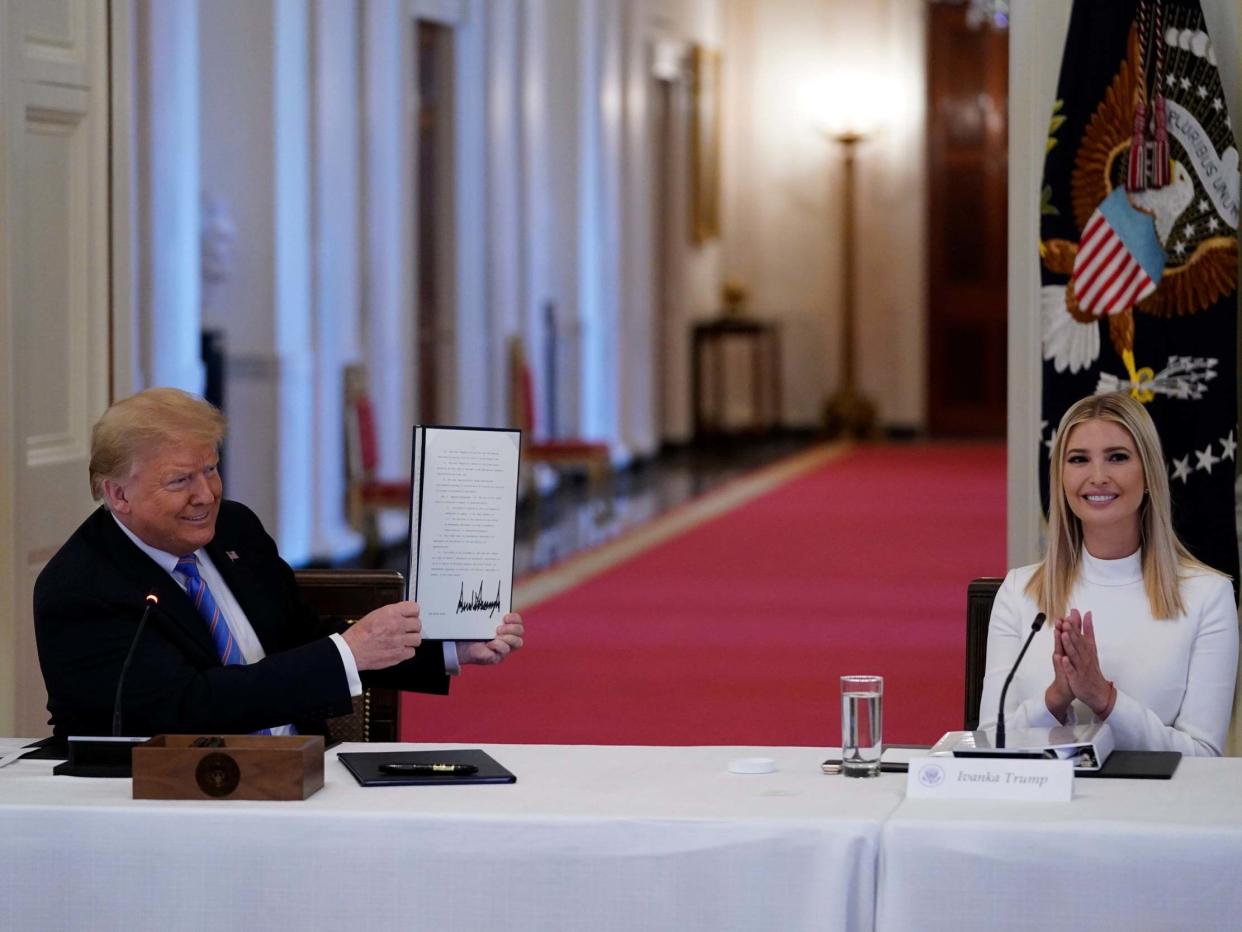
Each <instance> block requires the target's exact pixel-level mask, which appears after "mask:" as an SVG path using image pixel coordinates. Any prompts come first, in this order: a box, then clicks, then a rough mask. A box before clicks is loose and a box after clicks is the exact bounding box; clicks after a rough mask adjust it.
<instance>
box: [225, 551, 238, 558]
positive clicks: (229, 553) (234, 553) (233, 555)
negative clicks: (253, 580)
mask: <svg viewBox="0 0 1242 932" xmlns="http://www.w3.org/2000/svg"><path fill="white" fill-rule="evenodd" d="M224 555H225V556H226V557H228V558H229V559H230V560H236V559H237V551H236V550H226V551H224Z"/></svg>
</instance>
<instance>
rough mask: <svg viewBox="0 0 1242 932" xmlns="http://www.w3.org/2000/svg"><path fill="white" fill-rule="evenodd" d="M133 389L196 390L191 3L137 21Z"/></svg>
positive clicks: (145, 1) (171, 1)
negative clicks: (137, 369)
mask: <svg viewBox="0 0 1242 932" xmlns="http://www.w3.org/2000/svg"><path fill="white" fill-rule="evenodd" d="M139 22H140V24H141V25H140V30H141V32H142V36H141V39H140V41H139V47H140V48H141V50H142V54H141V55H140V57H139V63H140V68H141V72H140V76H139V79H138V80H139V85H140V87H141V94H142V101H143V104H142V107H141V110H142V115H141V118H140V125H141V126H142V127H143V129H144V130H145V132H144V133H143V134H142V137H141V143H140V145H139V149H140V152H141V158H140V159H139V166H140V170H139V174H138V187H139V195H138V196H139V201H140V204H141V208H140V210H141V219H140V229H141V231H142V235H141V240H140V242H139V244H138V250H139V263H138V264H139V282H140V284H139V288H138V292H139V307H140V310H139V320H140V326H139V334H140V340H141V343H142V345H141V347H140V350H139V353H138V358H139V359H140V360H141V361H142V362H141V368H142V370H143V371H142V372H141V374H140V376H139V383H140V384H139V386H137V387H141V385H142V384H145V385H171V386H175V387H177V388H183V389H185V390H186V391H191V392H196V393H197V392H201V391H202V390H203V365H202V361H201V351H200V332H201V329H202V328H201V323H200V315H201V311H200V293H201V279H200V266H199V106H198V71H199V69H198V4H197V3H196V2H195V0H142V6H141V8H140V15H139Z"/></svg>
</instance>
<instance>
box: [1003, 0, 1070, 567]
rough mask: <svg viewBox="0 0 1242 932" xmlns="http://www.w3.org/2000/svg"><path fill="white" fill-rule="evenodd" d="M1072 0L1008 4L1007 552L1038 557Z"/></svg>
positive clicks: (1023, 559)
mask: <svg viewBox="0 0 1242 932" xmlns="http://www.w3.org/2000/svg"><path fill="white" fill-rule="evenodd" d="M1069 12H1070V4H1069V2H1068V0H1057V2H1056V3H1044V2H1038V3H1036V2H1034V0H1015V2H1014V3H1013V4H1012V5H1011V7H1010V11H1009V318H1008V320H1009V389H1008V394H1009V401H1008V408H1009V434H1008V436H1009V442H1008V459H1009V467H1008V473H1009V477H1008V492H1007V499H1008V503H1007V506H1006V511H1007V514H1008V531H1007V550H1008V553H1007V559H1008V562H1009V565H1010V566H1021V565H1023V564H1026V563H1031V562H1034V561H1035V560H1037V559H1039V555H1040V550H1041V547H1040V544H1041V541H1042V530H1041V528H1042V515H1041V513H1040V505H1039V457H1038V452H1039V448H1038V444H1039V438H1040V427H1039V425H1040V410H1041V405H1040V398H1041V392H1042V380H1041V370H1040V365H1041V364H1040V344H1041V333H1040V324H1039V322H1040V314H1039V188H1040V185H1041V184H1042V183H1043V172H1044V141H1045V140H1046V139H1047V137H1048V120H1049V119H1050V116H1051V114H1052V100H1053V97H1054V96H1055V94H1056V86H1057V77H1058V72H1059V70H1060V62H1061V49H1062V47H1063V46H1064V44H1065V34H1066V32H1067V30H1068V28H1069Z"/></svg>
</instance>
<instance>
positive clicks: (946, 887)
mask: <svg viewBox="0 0 1242 932" xmlns="http://www.w3.org/2000/svg"><path fill="white" fill-rule="evenodd" d="M877 920H878V922H877V924H878V927H879V928H880V929H884V930H894V932H899V930H906V929H921V930H924V929H946V930H947V929H952V930H959V929H1032V930H1035V929H1039V930H1044V929H1099V928H1110V929H1144V930H1148V929H1168V930H1182V929H1192V928H1193V929H1222V930H1223V929H1239V928H1242V759H1238V758H1223V759H1210V760H1204V759H1199V758H1187V759H1184V760H1182V762H1181V764H1180V765H1179V766H1178V769H1177V773H1176V774H1175V775H1174V777H1173V780H1171V781H1162V780H1098V779H1097V780H1082V779H1079V780H1075V781H1074V799H1073V801H1072V802H1069V803H1004V802H983V801H949V800H921V799H910V800H905V801H904V802H902V804H901V805H900V806H898V807H897V809H896V810H895V811H894V812H893V813H892V814H891V815H890V817H889V819H888V820H887V822H886V823H885V825H884V830H883V841H882V843H881V868H880V879H879V903H878V916H877Z"/></svg>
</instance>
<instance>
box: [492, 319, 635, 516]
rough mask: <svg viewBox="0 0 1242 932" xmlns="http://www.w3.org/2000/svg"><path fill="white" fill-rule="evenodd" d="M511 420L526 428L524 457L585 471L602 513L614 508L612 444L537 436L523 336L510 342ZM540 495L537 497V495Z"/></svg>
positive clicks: (532, 387)
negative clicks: (542, 438)
mask: <svg viewBox="0 0 1242 932" xmlns="http://www.w3.org/2000/svg"><path fill="white" fill-rule="evenodd" d="M509 371H510V377H511V383H512V384H511V390H510V393H509V402H510V409H511V410H510V420H511V423H512V424H513V426H514V427H516V428H518V429H519V430H521V431H522V460H523V462H524V463H527V464H530V465H535V464H539V463H543V464H546V465H548V466H550V467H552V468H553V469H556V470H558V471H559V470H565V471H576V472H585V473H586V476H587V489H588V492H589V494H590V495H591V497H592V498H596V497H600V501H601V505H602V509H601V512H602V514H609V513H611V511H612V494H611V493H612V478H613V477H612V451H611V450H609V448H608V444H606V443H603V442H600V441H596V440H582V439H580V438H577V437H557V438H552V439H548V440H536V439H535V410H536V408H535V385H534V379H533V378H532V376H531V371H530V366H529V365H528V364H527V361H526V350H525V348H524V346H523V344H522V338H521V337H513V338H511V339H510V341H509ZM536 498H537V497H536Z"/></svg>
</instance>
